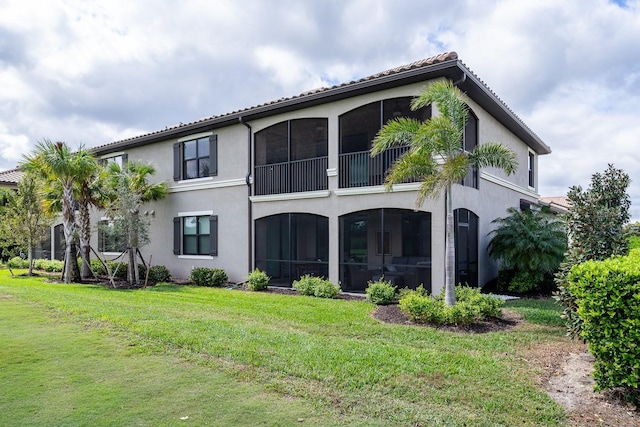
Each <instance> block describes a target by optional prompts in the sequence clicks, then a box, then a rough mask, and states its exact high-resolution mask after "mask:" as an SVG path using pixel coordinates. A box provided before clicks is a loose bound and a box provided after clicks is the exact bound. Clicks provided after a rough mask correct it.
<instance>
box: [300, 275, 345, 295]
mask: <svg viewBox="0 0 640 427" xmlns="http://www.w3.org/2000/svg"><path fill="white" fill-rule="evenodd" d="M292 286H293V289H295V290H297V291H298V292H300V294H301V295H307V296H316V297H320V298H335V297H336V296H337V295H338V292H340V287H339V286H337V285H334V284H333V283H331V282H330V281H329V280H327V279H324V278H322V277H317V276H312V275H310V274H305V275H304V276H302V277H300V279H299V280H295V281H294V282H293V285H292Z"/></svg>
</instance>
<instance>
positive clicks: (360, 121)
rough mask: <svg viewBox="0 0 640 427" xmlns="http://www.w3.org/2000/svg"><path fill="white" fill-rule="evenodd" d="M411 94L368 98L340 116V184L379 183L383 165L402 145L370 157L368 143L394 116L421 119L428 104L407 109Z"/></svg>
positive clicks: (427, 113) (426, 113)
mask: <svg viewBox="0 0 640 427" xmlns="http://www.w3.org/2000/svg"><path fill="white" fill-rule="evenodd" d="M411 99H412V98H411V97H409V96H406V97H401V98H392V99H385V100H382V101H376V102H372V103H370V104H367V105H363V106H362V107H359V108H356V109H354V110H351V111H348V112H346V113H344V114H343V115H341V116H340V175H339V186H340V188H349V187H363V186H369V185H382V184H383V183H384V177H385V173H386V171H387V169H389V167H390V166H391V165H392V164H393V162H395V160H396V159H397V158H398V157H400V156H401V155H402V154H403V153H404V152H405V151H406V150H407V148H406V147H394V148H391V149H389V150H387V151H386V152H384V153H382V154H380V155H378V156H376V157H374V158H371V157H370V156H369V150H370V149H371V143H372V141H373V139H374V138H375V136H376V135H377V133H378V131H379V130H380V129H381V128H382V126H383V125H384V124H385V123H386V122H388V121H389V120H391V119H394V118H397V117H410V118H413V119H416V120H420V121H424V120H427V119H429V118H430V117H431V107H430V106H429V107H423V108H421V109H419V110H417V111H412V110H411Z"/></svg>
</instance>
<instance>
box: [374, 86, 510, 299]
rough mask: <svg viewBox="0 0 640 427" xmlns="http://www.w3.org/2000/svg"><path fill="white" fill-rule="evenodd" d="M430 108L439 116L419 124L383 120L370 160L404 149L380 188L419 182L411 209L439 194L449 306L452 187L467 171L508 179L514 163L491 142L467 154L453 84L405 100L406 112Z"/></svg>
mask: <svg viewBox="0 0 640 427" xmlns="http://www.w3.org/2000/svg"><path fill="white" fill-rule="evenodd" d="M431 104H434V105H435V106H436V108H437V110H438V112H439V113H440V114H439V115H437V116H434V117H432V118H430V119H428V120H425V121H424V122H421V121H419V120H415V119H411V118H406V117H400V118H397V119H393V120H390V121H389V122H387V123H386V124H385V125H384V127H383V128H382V129H380V131H379V132H378V135H377V136H376V138H375V139H374V140H373V146H372V148H371V156H375V155H378V154H380V153H382V152H383V151H385V150H387V149H389V148H392V147H397V146H405V145H408V146H409V147H410V148H409V150H408V151H407V152H406V153H405V154H403V155H402V156H401V157H400V158H399V159H398V160H397V161H396V162H395V163H394V164H393V165H392V166H391V168H390V169H389V172H388V174H387V177H386V180H385V185H386V189H387V191H391V190H392V189H393V184H400V183H403V182H407V181H408V180H413V179H418V180H421V181H422V184H421V186H420V189H419V191H418V196H417V198H416V207H417V208H420V207H421V206H422V203H423V202H424V200H425V198H427V197H432V198H438V197H440V196H441V195H442V193H443V191H444V196H445V204H446V212H447V216H446V224H445V225H446V229H445V236H446V239H445V240H446V243H445V253H446V255H445V302H446V304H447V305H454V304H455V292H454V270H455V234H454V220H453V201H452V191H451V190H452V187H453V184H456V183H460V182H461V181H462V180H463V179H464V177H465V176H466V175H467V173H468V172H469V171H470V170H472V169H473V168H482V167H487V166H491V167H495V168H499V169H502V170H503V171H504V172H505V173H506V174H507V175H511V174H513V173H514V172H515V171H516V169H517V167H518V162H517V159H516V155H515V153H514V152H513V151H512V150H511V149H509V148H507V147H505V146H503V145H501V144H498V143H494V142H486V143H484V144H480V145H478V146H477V147H476V148H475V149H474V150H473V151H471V152H466V151H465V150H464V147H463V141H464V139H463V137H464V128H465V124H466V122H467V118H468V115H469V110H468V107H467V104H466V102H465V96H464V94H463V93H462V92H461V91H460V90H459V89H458V88H457V87H455V86H454V85H453V83H451V82H449V81H446V82H444V81H439V82H435V83H432V84H431V85H429V86H428V87H427V88H426V89H425V90H424V91H423V92H422V93H421V94H420V95H419V96H418V97H417V98H415V99H414V100H413V101H412V102H411V109H412V110H414V111H415V110H418V109H420V108H422V107H425V106H428V105H431Z"/></svg>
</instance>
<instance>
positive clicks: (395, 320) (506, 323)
mask: <svg viewBox="0 0 640 427" xmlns="http://www.w3.org/2000/svg"><path fill="white" fill-rule="evenodd" d="M502 313H503V315H502V317H492V318H490V319H487V320H484V321H482V322H476V323H472V324H471V325H464V326H462V325H461V326H455V325H436V324H429V323H426V324H422V323H416V322H414V321H412V320H411V319H409V318H408V317H407V315H406V314H404V313H403V312H402V311H401V310H400V307H399V306H398V305H397V304H391V305H381V306H378V308H376V309H375V311H374V312H373V313H372V314H371V316H372V317H373V318H374V319H376V320H379V321H380V322H383V323H391V324H397V325H415V326H425V327H430V328H434V329H438V330H443V331H449V332H461V333H469V334H484V333H487V332H496V331H506V330H509V329H513V328H515V327H516V326H517V325H518V324H519V323H521V322H522V317H520V316H519V315H518V314H516V313H514V312H512V311H509V310H503V312H502Z"/></svg>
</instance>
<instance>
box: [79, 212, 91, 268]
mask: <svg viewBox="0 0 640 427" xmlns="http://www.w3.org/2000/svg"><path fill="white" fill-rule="evenodd" d="M90 239H91V223H90V218H89V207H88V206H87V205H86V204H84V203H82V204H80V256H81V257H82V267H81V269H80V277H81V278H82V279H83V280H84V279H88V278H90V277H92V276H93V273H92V272H91V265H90V264H89V259H90V256H91V254H90V252H89V251H90V248H89V241H90Z"/></svg>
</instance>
